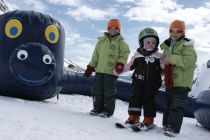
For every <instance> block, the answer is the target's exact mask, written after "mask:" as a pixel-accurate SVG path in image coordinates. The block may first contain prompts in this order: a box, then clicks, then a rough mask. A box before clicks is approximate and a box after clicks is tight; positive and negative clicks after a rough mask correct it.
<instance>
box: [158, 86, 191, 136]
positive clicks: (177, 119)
mask: <svg viewBox="0 0 210 140" xmlns="http://www.w3.org/2000/svg"><path fill="white" fill-rule="evenodd" d="M189 91H190V89H189V88H187V87H174V88H172V89H166V105H165V110H164V113H163V122H162V124H163V126H165V127H167V128H172V129H173V130H174V131H175V132H176V133H179V132H180V129H181V125H182V122H183V116H184V109H185V107H186V105H187V95H188V92H189Z"/></svg>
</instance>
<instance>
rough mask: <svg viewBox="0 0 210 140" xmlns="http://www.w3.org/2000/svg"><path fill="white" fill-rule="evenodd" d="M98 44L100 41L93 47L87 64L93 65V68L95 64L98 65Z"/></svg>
mask: <svg viewBox="0 0 210 140" xmlns="http://www.w3.org/2000/svg"><path fill="white" fill-rule="evenodd" d="M99 44H100V42H99V41H98V42H97V44H96V47H95V49H94V52H93V55H92V58H91V61H90V63H89V65H90V66H92V67H94V68H96V66H97V65H98V55H99V53H98V52H99Z"/></svg>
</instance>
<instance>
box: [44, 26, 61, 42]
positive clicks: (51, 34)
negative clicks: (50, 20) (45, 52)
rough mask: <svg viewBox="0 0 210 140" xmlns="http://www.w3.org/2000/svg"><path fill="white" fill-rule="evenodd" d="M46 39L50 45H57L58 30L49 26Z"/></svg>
mask: <svg viewBox="0 0 210 140" xmlns="http://www.w3.org/2000/svg"><path fill="white" fill-rule="evenodd" d="M45 37H46V39H47V41H49V42H50V43H52V44H54V43H57V41H58V39H59V32H58V28H57V27H56V26H55V25H49V26H47V28H46V30H45Z"/></svg>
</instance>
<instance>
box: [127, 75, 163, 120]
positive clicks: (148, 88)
mask: <svg viewBox="0 0 210 140" xmlns="http://www.w3.org/2000/svg"><path fill="white" fill-rule="evenodd" d="M132 85H133V94H132V96H131V97H130V100H129V108H128V114H129V115H139V116H141V110H142V108H143V111H144V116H145V117H155V116H156V105H155V95H156V93H157V92H158V89H159V87H160V83H159V82H154V81H142V80H138V79H135V80H133V82H132Z"/></svg>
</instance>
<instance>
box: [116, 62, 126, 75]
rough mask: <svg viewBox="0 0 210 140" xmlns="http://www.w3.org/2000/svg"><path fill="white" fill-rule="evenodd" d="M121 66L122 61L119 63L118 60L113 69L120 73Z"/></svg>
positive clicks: (122, 65) (122, 66)
mask: <svg viewBox="0 0 210 140" xmlns="http://www.w3.org/2000/svg"><path fill="white" fill-rule="evenodd" d="M123 68H124V64H123V63H120V62H117V63H116V65H115V70H116V72H117V73H119V74H120V73H122V72H123Z"/></svg>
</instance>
